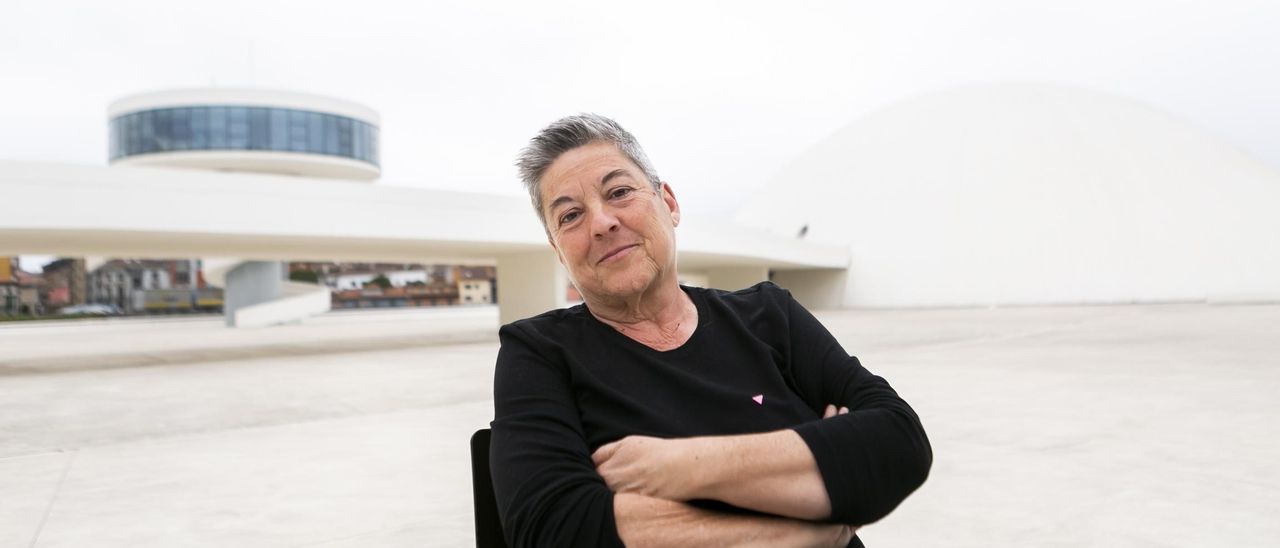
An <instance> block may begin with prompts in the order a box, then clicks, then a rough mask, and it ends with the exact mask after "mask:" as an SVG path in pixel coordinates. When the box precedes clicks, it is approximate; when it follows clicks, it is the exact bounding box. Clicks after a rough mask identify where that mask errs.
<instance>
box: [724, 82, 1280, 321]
mask: <svg viewBox="0 0 1280 548" xmlns="http://www.w3.org/2000/svg"><path fill="white" fill-rule="evenodd" d="M1277 210H1280V174H1277V173H1276V172H1275V171H1273V170H1272V169H1270V168H1268V167H1266V166H1264V165H1263V164H1261V163H1260V162H1258V161H1255V160H1254V159H1252V158H1250V157H1248V156H1247V155H1245V154H1244V153H1242V152H1241V151H1240V150H1238V149H1237V148H1235V147H1234V146H1231V145H1229V144H1227V143H1225V142H1224V141H1222V140H1221V139H1219V138H1217V137H1216V136H1213V135H1209V134H1206V133H1205V132H1204V131H1202V130H1200V129H1199V128H1196V127H1194V126H1192V125H1190V124H1187V123H1185V122H1183V121H1181V120H1178V119H1175V118H1174V117H1172V116H1170V115H1168V114H1165V113H1163V112H1160V111H1157V110H1154V109H1152V108H1150V107H1147V106H1145V105H1143V104H1140V103H1136V102H1133V101H1130V100H1126V99H1122V98H1118V97H1114V96H1110V95H1104V94H1100V93H1094V92H1088V91H1084V90H1079V89H1074V88H1069V87H1062V86H1052V85H1032V84H1001V85H981V86H971V87H966V88H961V89H954V90H951V91H946V92H941V93H935V94H932V95H926V96H922V97H917V98H914V99H910V100H907V101H903V102H901V103H899V104H897V105H894V106H890V107H888V108H885V109H883V110H881V111H879V112H877V113H874V114H872V115H870V116H868V117H866V118H864V119H861V120H857V121H855V122H853V123H851V124H849V125H848V126H847V127H845V128H844V129H842V130H840V131H838V132H837V133H835V134H834V135H831V136H830V137H828V138H826V139H825V140H823V141H821V142H819V143H818V144H817V145H815V146H814V147H812V148H811V149H810V150H809V151H808V152H806V153H804V154H802V155H801V156H799V157H798V158H796V159H795V160H794V161H793V162H792V163H791V164H790V166H789V167H787V168H785V169H784V170H782V172H780V173H778V174H777V176H776V177H774V179H773V182H772V183H771V185H770V186H768V187H767V188H766V189H765V190H764V191H763V192H761V193H759V194H758V195H757V196H756V197H755V198H754V200H753V201H752V202H750V203H748V204H747V205H746V206H745V207H744V208H743V209H742V210H741V211H740V212H739V213H738V215H737V217H736V218H735V220H736V221H738V222H739V223H742V224H746V225H754V226H757V227H762V228H767V229H769V230H771V231H773V232H774V233H775V234H778V235H781V236H788V237H792V238H797V239H801V238H802V239H803V241H816V242H828V243H836V244H840V245H847V246H848V248H849V252H850V258H851V262H850V266H849V268H848V269H847V270H844V271H825V272H783V273H780V274H779V275H778V276H776V277H775V281H778V282H779V283H781V284H782V285H789V284H791V285H795V286H797V287H801V286H803V287H804V288H805V289H804V290H802V291H797V295H802V296H803V297H804V298H807V299H809V300H810V301H811V302H823V303H829V304H831V305H836V306H874V307H897V306H963V305H998V304H1055V303H1132V302H1165V301H1204V300H1209V301H1274V300H1280V215H1277V214H1276V211H1277Z"/></svg>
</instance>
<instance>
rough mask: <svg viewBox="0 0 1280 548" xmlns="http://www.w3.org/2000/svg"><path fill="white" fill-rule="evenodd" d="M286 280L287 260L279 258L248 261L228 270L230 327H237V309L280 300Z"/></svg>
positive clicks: (226, 300)
mask: <svg viewBox="0 0 1280 548" xmlns="http://www.w3.org/2000/svg"><path fill="white" fill-rule="evenodd" d="M283 282H284V263H281V262H279V261H246V262H243V263H240V264H238V265H236V266H235V267H234V268H232V269H231V270H230V271H228V272H227V282H226V286H225V287H223V298H222V310H223V316H224V317H225V318H226V320H227V327H235V326H236V311H237V310H240V309H241V308H245V307H248V306H253V305H255V304H260V303H265V302H269V301H274V300H277V299H279V298H280V296H281V293H282V289H281V286H282V285H283Z"/></svg>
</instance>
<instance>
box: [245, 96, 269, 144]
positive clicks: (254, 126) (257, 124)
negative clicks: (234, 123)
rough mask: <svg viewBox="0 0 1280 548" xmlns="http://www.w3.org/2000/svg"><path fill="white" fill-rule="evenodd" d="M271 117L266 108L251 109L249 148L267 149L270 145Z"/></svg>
mask: <svg viewBox="0 0 1280 548" xmlns="http://www.w3.org/2000/svg"><path fill="white" fill-rule="evenodd" d="M270 138H271V118H270V117H269V116H268V114H267V109H265V108H257V107H255V108H250V109H249V150H266V149H267V148H268V146H269V145H270Z"/></svg>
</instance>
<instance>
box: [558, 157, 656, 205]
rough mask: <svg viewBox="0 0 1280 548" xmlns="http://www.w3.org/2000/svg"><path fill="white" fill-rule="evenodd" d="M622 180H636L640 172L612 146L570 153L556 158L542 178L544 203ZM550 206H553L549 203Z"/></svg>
mask: <svg viewBox="0 0 1280 548" xmlns="http://www.w3.org/2000/svg"><path fill="white" fill-rule="evenodd" d="M619 176H624V177H629V178H633V179H634V178H636V177H640V176H641V171H640V168H639V167H638V166H636V165H635V163H633V162H632V161H631V160H630V159H629V158H627V156H626V155H625V154H623V153H622V152H621V151H619V150H618V148H617V147H615V146H613V145H612V144H610V143H594V144H590V145H585V146H580V147H578V148H575V149H572V150H569V151H568V152H565V153H564V154H561V155H560V157H559V158H556V160H555V161H554V162H552V163H551V165H550V166H548V167H547V171H546V173H544V174H543V176H542V184H541V185H540V186H541V190H542V195H543V198H544V200H547V199H555V198H556V197H558V196H559V195H561V194H565V193H571V192H576V191H577V189H582V188H583V187H586V188H588V189H589V188H591V187H595V186H597V185H600V184H602V183H604V182H605V181H606V179H607V180H613V179H615V178H617V177H619ZM547 204H548V205H551V204H550V202H547Z"/></svg>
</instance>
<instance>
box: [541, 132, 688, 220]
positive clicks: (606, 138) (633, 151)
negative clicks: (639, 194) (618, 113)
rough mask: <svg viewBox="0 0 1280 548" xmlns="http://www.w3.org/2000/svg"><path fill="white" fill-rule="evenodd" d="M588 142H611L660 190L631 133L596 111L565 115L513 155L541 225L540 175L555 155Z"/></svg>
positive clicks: (656, 176)
mask: <svg viewBox="0 0 1280 548" xmlns="http://www.w3.org/2000/svg"><path fill="white" fill-rule="evenodd" d="M592 143H613V145H614V146H616V147H618V151H619V152H621V153H622V154H623V155H625V156H626V157H627V159H629V160H631V161H632V162H633V163H635V164H636V166H638V167H639V168H640V171H643V172H644V176H645V178H646V179H649V184H652V185H653V189H654V190H657V191H661V190H662V180H661V179H659V178H658V172H657V170H655V169H653V164H651V163H649V157H648V156H645V154H644V149H643V148H640V143H639V142H637V141H636V138H635V136H634V135H631V134H630V133H628V132H627V130H625V129H622V126H621V125H618V123H617V122H615V121H613V120H611V119H609V118H606V117H604V116H601V115H599V114H591V113H582V114H578V115H576V116H566V117H564V118H561V119H559V120H556V121H555V122H552V123H551V125H549V126H547V127H545V128H543V129H542V131H539V132H538V134H537V135H535V136H534V137H533V139H530V140H529V145H528V146H526V147H524V149H523V150H521V151H520V154H519V155H518V156H516V168H517V169H518V170H519V171H520V180H521V181H522V182H524V187H525V190H528V191H529V200H530V201H531V202H533V209H534V211H536V212H537V213H538V220H539V221H542V226H543V227H544V228H545V227H546V226H547V219H546V218H545V217H543V215H542V176H543V175H544V174H545V173H546V172H547V168H548V167H550V166H551V164H552V163H553V162H555V161H556V158H559V157H560V155H561V154H564V153H566V152H569V151H570V150H573V149H575V148H578V147H580V146H585V145H589V144H592Z"/></svg>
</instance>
